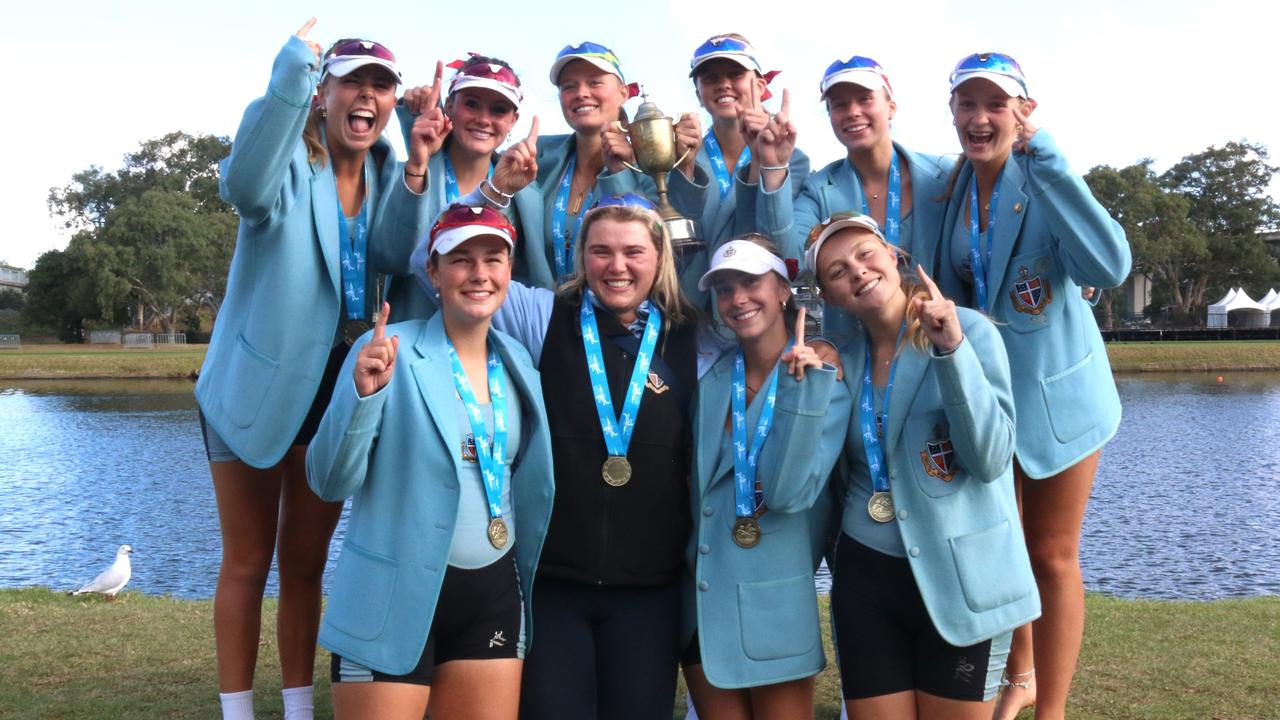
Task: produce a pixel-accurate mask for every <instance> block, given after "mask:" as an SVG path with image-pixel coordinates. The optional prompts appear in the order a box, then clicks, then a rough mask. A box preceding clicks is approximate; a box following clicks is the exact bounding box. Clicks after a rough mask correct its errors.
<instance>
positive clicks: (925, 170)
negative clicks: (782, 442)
mask: <svg viewBox="0 0 1280 720" xmlns="http://www.w3.org/2000/svg"><path fill="white" fill-rule="evenodd" d="M893 150H894V152H896V153H898V157H899V159H900V161H901V160H905V161H906V166H907V171H908V173H909V174H910V177H911V232H910V233H909V234H908V233H904V234H903V235H902V236H901V237H900V238H899V240H898V242H899V245H900V246H901V247H902V249H903V250H906V251H907V252H909V253H911V254H912V255H913V256H915V255H918V254H919V252H918V251H917V248H921V247H923V248H927V249H928V250H932V249H933V248H934V247H935V245H936V237H937V236H938V235H939V234H940V233H941V232H942V225H943V221H944V219H945V218H946V207H947V204H946V198H945V197H944V195H945V193H946V190H947V177H948V175H949V173H950V172H951V168H952V165H953V164H954V162H953V161H952V159H951V158H948V157H944V156H941V155H927V154H925V153H917V152H912V151H910V150H908V149H906V148H904V147H903V146H901V145H899V144H898V143H896V142H895V143H894V144H893ZM787 183H793V185H792V186H788V185H787ZM795 183H799V184H800V185H801V189H800V190H799V191H796V190H795V189H794V188H795V185H794V184H795ZM793 195H794V200H793V199H792V197H793ZM839 212H857V213H860V212H862V181H861V180H859V179H858V173H857V172H855V171H854V169H853V165H852V164H851V163H850V162H849V159H848V158H847V157H846V158H840V159H839V160H836V161H835V162H833V163H831V164H830V165H827V166H826V167H824V168H822V169H821V170H819V171H818V172H816V173H814V174H812V175H810V176H809V178H808V180H807V181H802V180H801V179H800V178H792V177H788V178H787V181H786V183H783V185H782V187H780V188H778V189H777V190H775V191H773V192H767V191H765V190H764V186H763V185H761V186H760V188H759V199H758V200H757V205H756V213H757V220H756V222H757V224H758V226H759V228H760V232H762V233H765V234H766V235H769V236H771V237H772V238H773V239H774V242H776V243H778V244H779V245H780V246H785V247H787V248H791V249H790V250H789V251H788V253H787V257H800V255H801V254H802V249H803V248H804V244H805V240H806V239H807V238H808V237H809V231H810V230H812V229H813V226H814V225H817V224H818V223H820V222H822V221H823V220H826V219H827V218H829V217H831V216H832V215H833V214H834V213H839ZM793 252H794V253H795V254H791V253H793ZM920 262H924V263H925V266H926V267H928V262H927V260H920ZM913 267H914V266H913ZM859 332H861V329H860V327H859V326H858V324H857V321H856V320H854V319H853V318H852V317H850V316H849V315H848V313H846V312H845V311H844V310H843V309H842V308H840V307H838V306H836V305H833V304H831V303H823V306H822V335H823V337H825V338H827V339H830V340H831V341H832V342H834V343H836V346H837V347H840V346H841V345H842V344H843V343H845V342H846V341H848V339H849V338H850V337H852V336H853V335H854V334H856V333H859Z"/></svg>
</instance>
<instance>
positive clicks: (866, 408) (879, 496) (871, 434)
mask: <svg viewBox="0 0 1280 720" xmlns="http://www.w3.org/2000/svg"><path fill="white" fill-rule="evenodd" d="M906 330H907V320H906V318H903V320H902V327H900V328H899V329H898V340H897V342H895V343H894V346H893V364H892V365H891V366H890V367H889V383H888V384H887V385H885V388H884V412H883V413H882V418H881V427H883V428H884V429H885V430H886V431H887V430H888V428H889V396H890V393H892V391H893V376H894V375H895V374H896V373H897V372H898V350H899V349H900V348H901V347H902V336H903V334H904V333H905V332H906ZM871 361H872V358H871V339H870V338H868V339H867V360H866V363H865V364H864V366H863V369H862V392H861V395H860V400H861V402H860V404H859V406H858V424H859V425H860V426H861V427H862V451H863V453H865V454H866V457H867V470H868V471H869V472H870V474H871V491H872V495H871V502H870V503H868V505H867V511H868V512H869V513H870V514H871V518H872V519H873V520H875V521H877V522H888V521H889V520H892V519H893V501H892V498H891V496H890V495H889V471H888V468H886V467H885V465H886V464H887V461H886V459H885V455H884V447H883V446H882V445H881V444H880V434H881V433H880V428H879V427H877V424H876V417H875V408H874V406H873V403H874V398H875V391H874V390H873V389H872V387H871Z"/></svg>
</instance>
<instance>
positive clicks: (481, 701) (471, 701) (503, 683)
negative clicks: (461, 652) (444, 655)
mask: <svg viewBox="0 0 1280 720" xmlns="http://www.w3.org/2000/svg"><path fill="white" fill-rule="evenodd" d="M523 667H524V661H523V660H517V659H515V658H511V659H509V660H451V661H449V662H446V663H442V664H440V665H437V666H436V670H435V692H434V693H432V695H431V707H430V712H431V720H516V714H517V713H518V712H519V710H520V671H521V670H522V669H523Z"/></svg>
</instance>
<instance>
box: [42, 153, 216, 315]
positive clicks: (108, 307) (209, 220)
mask: <svg viewBox="0 0 1280 720" xmlns="http://www.w3.org/2000/svg"><path fill="white" fill-rule="evenodd" d="M230 149H231V145H230V142H229V140H228V139H227V138H225V137H218V136H213V135H188V134H186V133H182V132H174V133H170V134H168V135H165V136H163V137H160V138H156V139H153V140H147V141H145V142H143V143H141V144H140V146H139V149H138V150H137V151H136V152H133V153H130V154H128V155H126V156H125V158H124V164H123V166H122V167H121V168H120V169H119V170H117V171H115V172H107V171H105V170H103V169H102V168H100V167H96V166H91V167H89V168H87V169H85V170H83V171H81V172H78V173H76V174H75V175H73V176H72V178H71V182H70V183H69V184H68V185H66V186H65V187H62V188H53V189H51V190H50V192H49V210H50V212H51V214H52V215H53V216H54V217H56V218H59V219H61V221H62V222H63V224H64V225H65V226H66V227H67V228H69V229H73V230H75V231H76V236H75V239H73V241H72V244H71V245H70V246H68V249H67V250H66V251H65V253H63V254H61V255H50V254H48V253H46V255H45V256H42V257H41V260H39V261H37V263H36V268H34V269H33V270H32V273H33V280H32V284H33V285H34V284H35V281H34V274H35V273H36V271H37V270H40V269H41V263H42V262H45V263H48V264H49V267H48V268H46V272H44V273H43V275H44V276H45V277H47V278H54V277H64V276H65V275H66V272H67V269H68V268H69V267H75V268H76V269H77V271H79V272H86V273H89V277H90V278H91V279H90V280H87V281H85V287H83V288H80V290H82V291H83V292H82V293H81V294H79V295H77V294H76V293H71V294H69V295H68V296H67V297H66V299H65V300H64V301H62V302H61V303H59V302H58V299H57V298H56V297H53V296H48V297H45V298H43V299H44V301H45V303H44V304H43V307H42V308H41V309H38V310H35V311H33V312H35V314H36V315H41V314H44V315H45V316H46V317H47V319H49V320H53V319H54V318H57V323H56V324H57V326H58V327H60V328H63V330H64V332H65V333H67V334H71V335H76V334H77V333H82V330H83V328H82V324H81V323H77V322H74V321H73V320H72V318H73V317H75V316H77V314H79V318H80V319H104V320H105V319H118V318H124V321H126V322H127V321H129V320H130V319H131V320H132V322H134V323H136V324H137V325H139V326H142V325H145V324H151V323H154V324H157V325H158V326H160V327H161V328H162V329H164V330H165V331H169V332H171V331H172V330H173V327H174V322H175V320H176V318H177V316H178V314H179V313H181V312H182V310H183V308H184V307H185V306H188V305H195V306H197V307H199V306H207V307H209V308H210V310H211V311H212V314H213V315H215V316H216V314H217V311H218V310H219V308H220V307H221V304H222V298H223V295H224V294H225V292H226V275H227V268H228V266H229V265H230V262H231V253H232V251H233V250H234V247H235V237H236V226H237V217H236V214H235V211H234V210H233V209H232V208H231V207H230V206H228V205H227V204H225V203H223V202H222V200H221V199H220V198H219V196H218V164H219V162H220V161H221V160H222V158H224V157H226V156H227V154H228V153H229V152H230ZM66 279H67V281H68V282H74V280H73V279H72V278H66ZM47 303H53V304H47Z"/></svg>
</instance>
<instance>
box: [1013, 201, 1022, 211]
mask: <svg viewBox="0 0 1280 720" xmlns="http://www.w3.org/2000/svg"><path fill="white" fill-rule="evenodd" d="M1013 211H1014V212H1015V213H1020V212H1022V203H1014V204H1013Z"/></svg>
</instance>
